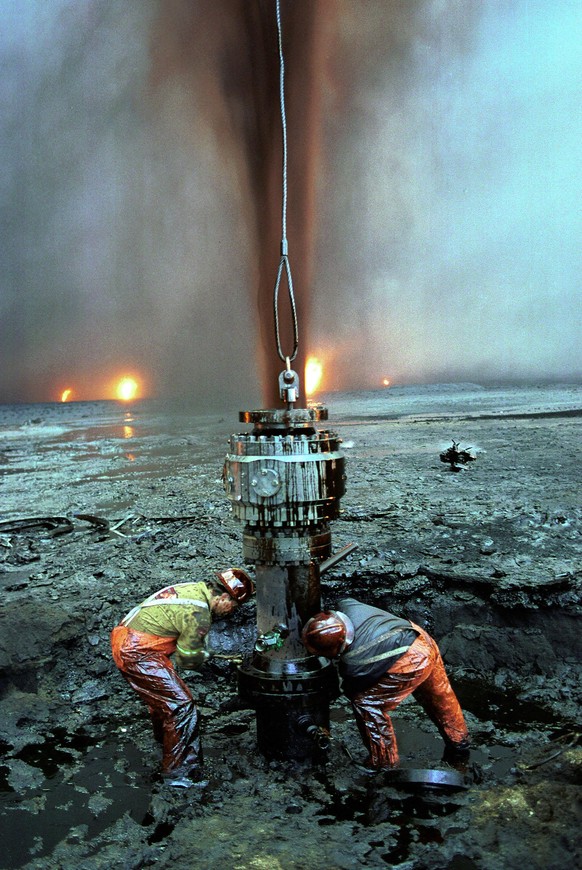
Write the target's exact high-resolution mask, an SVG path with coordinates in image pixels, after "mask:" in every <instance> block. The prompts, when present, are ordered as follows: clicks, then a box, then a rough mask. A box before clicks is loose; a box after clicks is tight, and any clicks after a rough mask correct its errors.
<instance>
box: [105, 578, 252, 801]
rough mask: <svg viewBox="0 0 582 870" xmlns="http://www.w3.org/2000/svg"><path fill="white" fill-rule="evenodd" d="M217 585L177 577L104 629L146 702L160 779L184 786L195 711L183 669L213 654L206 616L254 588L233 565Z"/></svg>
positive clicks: (221, 612) (191, 774)
mask: <svg viewBox="0 0 582 870" xmlns="http://www.w3.org/2000/svg"><path fill="white" fill-rule="evenodd" d="M216 576H217V582H216V583H176V584H174V585H173V586H166V587H165V588H164V589H160V591H159V592H154V594H153V595H150V597H149V598H147V599H146V600H145V601H142V603H141V604H138V605H137V607H134V608H133V610H131V611H130V612H129V613H128V614H127V616H125V617H124V618H123V619H122V620H121V622H120V624H119V625H118V626H116V627H115V628H114V629H113V631H112V632H111V649H112V652H113V659H114V661H115V664H116V665H117V667H118V668H119V670H120V671H121V673H122V675H123V676H124V677H125V679H126V680H127V682H128V683H129V685H130V686H131V687H132V689H134V690H135V691H136V692H137V694H138V695H139V696H140V698H141V699H142V701H144V703H145V704H146V705H147V707H148V709H149V711H150V715H151V718H152V724H153V729H154V737H155V738H156V740H157V741H158V742H159V743H161V744H162V747H163V758H162V778H163V779H164V781H165V782H167V784H168V785H172V786H178V787H183V788H187V787H189V786H191V785H193V784H194V782H195V781H199V780H200V779H201V764H202V752H201V748H200V736H199V726H198V711H197V710H196V706H195V704H194V700H193V698H192V695H191V693H190V690H189V688H188V686H187V685H186V683H185V682H184V681H183V680H182V679H181V678H180V677H179V676H178V674H177V673H176V670H175V668H174V664H173V663H172V661H171V659H170V658H169V657H170V656H171V655H174V661H175V664H176V665H178V666H179V667H182V668H190V669H192V668H199V667H200V666H201V665H202V664H203V663H204V662H205V661H206V660H207V659H208V658H209V657H210V656H211V655H212V653H211V652H210V651H209V650H208V649H207V643H206V642H207V635H208V631H209V630H210V625H211V622H212V617H213V616H216V617H220V616H227V615H229V614H231V613H232V612H233V611H234V610H235V609H236V607H238V605H239V604H242V603H243V602H245V601H247V600H248V599H249V598H250V596H251V595H252V593H253V591H254V587H253V583H252V581H251V579H250V577H249V576H248V575H247V574H246V573H245V572H244V571H242V570H241V569H240V568H231V569H229V570H227V571H223V572H220V573H218V574H217V575H216Z"/></svg>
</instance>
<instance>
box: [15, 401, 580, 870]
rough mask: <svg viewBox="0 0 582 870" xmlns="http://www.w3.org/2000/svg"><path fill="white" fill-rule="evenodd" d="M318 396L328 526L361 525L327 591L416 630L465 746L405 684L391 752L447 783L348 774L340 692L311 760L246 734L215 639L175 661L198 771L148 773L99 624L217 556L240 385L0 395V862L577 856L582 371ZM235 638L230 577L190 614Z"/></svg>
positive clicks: (107, 624)
mask: <svg viewBox="0 0 582 870" xmlns="http://www.w3.org/2000/svg"><path fill="white" fill-rule="evenodd" d="M326 404H327V405H328V407H329V411H330V424H329V428H331V429H332V430H334V431H337V432H338V433H339V434H340V435H341V437H342V438H343V446H344V449H345V453H346V457H347V472H348V481H347V493H346V496H345V498H344V499H343V501H342V505H343V508H344V511H343V514H342V517H341V518H340V519H339V520H338V521H336V522H335V523H334V524H333V527H332V532H333V538H334V549H339V548H340V547H341V546H342V545H343V544H346V543H348V542H350V541H356V542H357V543H358V545H359V548H358V550H357V551H356V552H355V553H354V554H353V555H352V556H350V557H348V559H347V560H346V561H345V562H342V563H340V564H338V565H337V566H336V567H335V568H334V569H332V570H330V571H329V572H328V573H327V574H326V575H325V576H324V578H323V584H322V587H323V588H322V593H323V598H324V602H325V603H326V604H330V605H333V604H334V603H335V601H336V600H337V598H339V597H341V596H342V595H344V594H345V593H346V592H349V593H350V594H352V595H355V596H356V597H360V598H362V599H364V600H366V601H369V602H370V603H373V604H379V605H381V606H386V607H389V608H391V609H393V610H394V611H395V612H399V613H402V614H405V615H407V616H408V617H410V618H412V619H413V620H414V621H416V622H419V623H420V624H422V625H424V626H425V627H427V628H428V630H429V631H430V632H431V633H432V634H433V635H434V636H435V637H436V638H437V640H438V641H439V643H440V646H441V650H442V652H443V654H444V657H445V661H446V663H447V667H448V670H449V673H450V675H451V679H452V682H453V685H454V686H455V688H456V690H457V692H458V695H459V697H460V700H461V703H462V705H463V707H464V710H465V711H466V714H467V720H468V724H469V727H470V730H471V732H472V736H473V741H474V750H473V752H472V754H471V758H470V760H469V763H468V765H467V766H466V768H465V769H464V770H461V771H453V770H452V769H451V768H449V767H448V766H447V765H446V763H445V762H444V761H443V760H442V743H441V740H440V738H439V737H438V735H437V734H436V732H435V730H434V728H433V726H432V725H431V724H430V723H429V722H428V721H427V720H426V718H425V717H424V716H423V714H422V711H421V710H420V709H419V708H418V707H417V705H416V704H415V702H414V701H412V700H410V701H408V702H406V703H405V704H403V705H402V706H401V707H400V708H399V710H398V711H397V713H396V715H395V717H394V718H395V726H396V730H397V734H398V737H399V745H400V750H401V756H402V767H403V768H404V769H437V770H441V771H445V772H446V771H449V772H451V773H460V774H461V777H460V782H461V786H462V787H460V788H456V789H452V788H451V789H445V788H442V789H438V788H432V789H425V790H419V789H418V787H417V786H415V785H414V784H412V785H406V784H404V785H403V784H398V783H394V782H392V781H390V780H389V779H387V778H386V777H383V776H379V777H372V778H370V777H367V776H366V775H365V774H363V773H362V772H361V770H360V769H359V768H358V766H357V765H358V762H360V761H361V760H362V759H363V756H364V751H363V748H362V746H361V745H360V741H359V736H358V734H357V731H356V728H355V725H354V722H353V720H352V718H351V715H350V711H349V708H348V706H347V704H346V703H345V702H344V701H343V700H342V699H338V700H337V701H335V702H334V703H333V704H332V710H331V719H332V744H331V749H330V751H329V754H328V757H327V761H326V762H325V763H322V764H321V765H319V766H316V767H314V768H304V767H301V766H299V765H294V764H281V763H275V762H268V761H266V760H265V759H263V758H262V757H261V756H260V755H259V754H258V753H257V750H256V739H255V723H254V714H253V712H252V711H250V710H246V709H242V708H241V706H240V703H239V700H238V696H237V693H236V668H235V666H234V665H233V664H231V663H229V662H226V661H221V660H214V661H212V662H210V663H209V664H207V665H206V666H205V668H204V670H203V673H202V674H200V675H194V674H193V675H191V676H189V677H187V680H188V682H189V684H190V685H191V686H192V689H193V692H194V693H195V695H196V697H197V699H198V703H199V708H200V711H201V716H202V732H203V745H204V750H205V764H206V770H207V779H208V784H207V786H206V787H205V788H202V789H193V790H190V791H189V792H188V793H181V792H180V793H178V794H176V795H167V794H165V793H163V792H162V791H161V790H160V786H159V784H158V783H157V782H156V781H155V773H156V768H157V763H158V754H157V747H156V746H155V744H154V742H153V739H152V737H151V735H150V731H149V725H148V721H147V717H146V716H145V714H144V712H143V711H142V709H141V708H140V706H139V702H138V700H137V699H136V698H135V696H134V695H133V694H132V693H131V691H130V690H129V688H127V687H126V685H125V683H124V682H123V681H122V679H121V678H120V676H119V675H118V674H117V672H116V670H115V667H114V665H113V663H112V662H111V659H110V654H109V642H108V635H109V631H110V629H111V627H112V626H113V625H114V624H115V623H116V622H117V621H118V619H119V618H120V616H122V615H123V614H124V613H125V612H126V611H127V610H128V609H129V608H130V607H131V606H132V604H133V603H135V602H137V601H138V600H139V599H140V598H142V597H144V596H145V595H147V594H149V593H150V592H152V591H154V590H155V589H156V588H159V587H160V586H162V585H164V584H166V583H167V582H168V581H170V580H176V581H181V580H186V579H191V578H200V579H202V578H204V577H208V576H210V575H211V573H212V571H213V570H214V569H215V568H220V567H224V566H226V565H230V564H237V563H240V552H241V529H240V528H239V526H238V525H237V524H236V523H235V522H234V521H233V520H232V518H231V516H230V514H229V506H228V503H227V502H226V499H225V497H224V495H223V491H222V487H221V480H220V475H221V465H222V459H223V456H224V452H225V449H226V440H227V437H228V435H229V434H230V432H231V431H240V429H241V426H240V424H238V423H237V418H238V415H237V411H238V409H234V410H233V412H232V416H231V417H224V418H222V419H221V418H219V417H217V416H215V417H204V418H202V417H188V416H185V415H184V416H182V417H176V416H173V417H171V418H170V417H168V416H162V415H161V414H160V411H159V409H156V408H154V407H153V406H151V405H147V404H140V405H136V406H132V408H131V409H127V408H123V407H120V406H118V405H116V404H114V403H92V404H86V405H85V404H83V405H81V404H79V405H71V406H66V405H63V406H59V405H55V406H50V405H45V406H29V407H25V406H21V407H14V406H13V407H3V408H0V470H1V471H2V472H3V476H2V481H1V490H0V497H1V502H0V511H1V513H0V523H3V525H0V584H1V589H2V605H3V606H2V611H1V615H0V681H1V682H0V687H1V691H2V695H1V699H0V750H1V751H2V758H1V759H0V802H1V806H2V816H1V818H0V842H1V844H2V848H1V849H0V867H2V868H17V867H26V868H38V870H40V868H43V870H44V868H63V870H69V868H71V870H72V868H81V870H83V868H86V870H95V868H110V867H121V868H141V867H148V866H154V865H155V866H160V867H164V866H168V867H170V866H171V867H173V868H176V870H190V868H195V867H212V868H214V867H217V868H218V867H220V868H222V867H225V866H226V867H230V868H233V870H247V868H261V870H262V868H264V870H277V868H280V870H288V868H289V870H291V868H297V870H299V868H305V867H317V868H321V870H334V868H357V867H380V868H381V867H384V868H385V867H399V868H406V870H413V868H436V870H439V868H454V870H472V868H491V870H493V868H514V867H515V868H518V867H519V868H521V867H523V866H524V865H527V867H528V868H540V870H542V868H543V870H548V868H550V870H551V868H555V870H558V868H559V870H562V868H564V867H576V866H581V864H582V861H581V855H580V835H579V830H580V826H581V825H580V822H581V819H580V809H579V806H580V804H579V801H580V767H581V761H582V748H580V724H579V722H580V677H579V669H580V658H581V655H580V640H579V630H578V624H579V623H578V619H579V614H580V579H581V559H580V556H581V550H582V547H581V514H582V507H581V505H580V495H579V493H580V458H579V445H580V441H581V439H580V419H581V416H582V389H581V388H580V387H576V386H565V387H553V388H537V389H533V388H529V389H525V388H519V389H517V388H516V389H511V390H509V389H507V388H504V389H499V390H493V389H482V388H479V387H457V388H452V387H440V388H432V389H426V388H425V389H420V388H418V389H412V388H408V389H405V388H396V389H394V390H389V391H384V392H381V393H380V392H378V393H360V394H352V395H339V394H338V395H337V396H335V395H332V396H329V397H327V400H326ZM242 428H244V427H242ZM453 439H454V440H455V441H459V442H460V443H461V445H462V446H465V447H471V448H472V450H473V453H474V455H475V456H476V457H477V458H476V460H475V461H474V462H471V463H469V464H468V465H466V466H465V467H464V468H463V469H462V470H461V471H459V472H454V471H452V470H451V469H450V467H449V466H448V465H446V464H445V463H443V462H441V461H440V459H439V455H440V453H441V452H442V451H443V450H445V449H446V448H447V446H449V445H450V444H451V442H452V440H453ZM79 515H81V516H82V517H83V518H79ZM32 517H36V518H43V521H42V522H37V523H34V524H28V525H25V524H24V523H23V522H22V520H23V519H24V518H26V519H30V518H32ZM49 517H50V518H52V519H51V521H50V522H49V521H48V520H46V519H45V518H49ZM54 518H60V519H54ZM9 521H10V523H11V524H9ZM254 638H255V626H254V610H253V605H252V604H249V605H246V606H245V607H243V608H241V610H240V611H239V612H238V613H237V614H236V615H235V617H234V618H233V619H231V620H230V621H227V620H224V621H222V622H219V623H217V624H216V626H215V628H214V629H213V645H214V647H215V648H217V649H219V650H222V651H223V652H231V651H236V650H242V652H243V653H248V652H249V651H250V650H251V648H252V645H253V643H254Z"/></svg>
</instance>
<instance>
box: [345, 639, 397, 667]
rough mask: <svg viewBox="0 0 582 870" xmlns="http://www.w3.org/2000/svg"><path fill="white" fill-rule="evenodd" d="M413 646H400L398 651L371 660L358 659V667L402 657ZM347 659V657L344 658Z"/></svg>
mask: <svg viewBox="0 0 582 870" xmlns="http://www.w3.org/2000/svg"><path fill="white" fill-rule="evenodd" d="M411 646H412V644H411V643H409V644H407V646H399V647H397V648H396V649H392V650H390V652H384V653H380V655H377V656H372V657H371V658H369V659H361V660H360V659H358V665H372V664H374V662H381V661H382V659H391V658H393V657H394V656H399V655H402V653H405V652H406V651H407V650H409V649H410V647H411ZM344 658H345V656H344Z"/></svg>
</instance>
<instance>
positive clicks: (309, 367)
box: [305, 356, 323, 396]
mask: <svg viewBox="0 0 582 870" xmlns="http://www.w3.org/2000/svg"><path fill="white" fill-rule="evenodd" d="M322 379H323V364H322V363H321V361H320V360H318V359H317V357H315V356H310V357H308V358H307V362H306V363H305V395H306V396H312V395H313V393H316V392H317V390H318V389H319V387H320V386H321V382H322Z"/></svg>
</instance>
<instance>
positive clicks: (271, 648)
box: [224, 407, 345, 760]
mask: <svg viewBox="0 0 582 870" xmlns="http://www.w3.org/2000/svg"><path fill="white" fill-rule="evenodd" d="M326 419H327V409H325V408H322V407H318V408H309V409H306V408H297V409H295V408H288V409H287V410H262V411H242V412H241V413H240V420H241V422H244V423H253V424H254V428H253V430H252V433H250V434H241V435H232V436H231V439H230V450H229V453H228V455H227V457H226V461H225V468H224V475H225V476H224V480H225V489H226V493H227V496H228V498H229V499H230V501H231V503H232V509H233V513H234V515H235V517H236V518H237V519H238V520H240V521H241V522H242V523H244V524H245V528H244V533H243V556H244V558H245V560H246V561H247V562H252V563H254V564H255V566H256V584H257V628H258V632H259V637H258V640H257V644H256V646H255V652H254V654H253V657H252V659H251V661H250V663H249V664H247V665H245V666H243V667H242V668H241V670H240V672H239V692H240V694H241V697H242V698H243V699H244V700H245V701H246V702H247V703H249V705H250V706H252V707H255V709H256V711H257V737H258V744H259V749H260V751H261V752H262V753H263V754H264V755H266V756H267V757H270V758H281V759H296V760H304V759H316V758H317V757H318V756H319V755H321V753H322V751H324V750H325V748H326V742H327V736H326V735H327V731H328V728H329V701H330V700H331V699H332V698H334V697H336V696H337V694H338V685H337V676H336V672H335V669H334V667H333V665H332V664H331V663H330V662H328V661H327V660H326V659H320V658H317V657H315V656H311V655H309V654H308V653H307V652H306V650H305V648H304V647H303V645H302V643H301V639H300V638H301V629H302V627H303V625H304V624H305V622H306V621H307V620H308V619H309V617H310V616H312V615H313V614H314V613H316V612H317V611H319V610H321V600H320V570H321V569H320V563H321V562H322V561H323V560H326V559H327V558H328V557H329V556H330V553H331V533H330V530H329V521H330V520H332V519H334V518H335V517H337V515H338V512H339V500H340V498H341V496H342V495H343V493H344V480H345V475H344V458H343V455H342V454H341V452H340V450H339V445H340V440H339V439H338V437H337V436H336V435H334V434H333V433H331V432H328V431H317V430H316V429H315V423H317V422H318V421H321V420H326Z"/></svg>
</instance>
